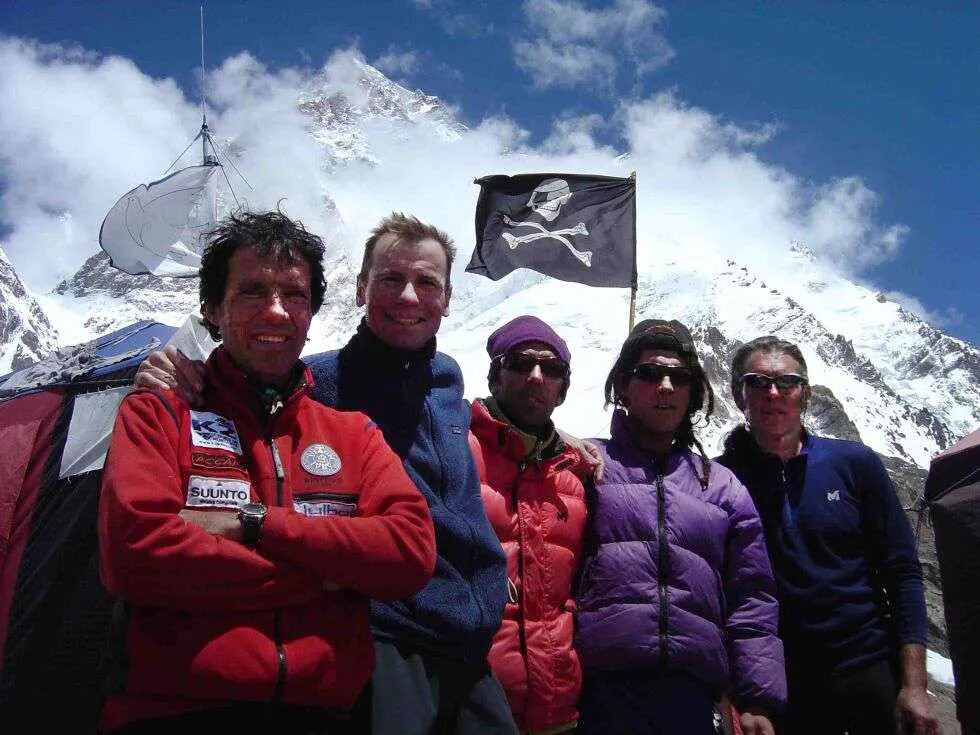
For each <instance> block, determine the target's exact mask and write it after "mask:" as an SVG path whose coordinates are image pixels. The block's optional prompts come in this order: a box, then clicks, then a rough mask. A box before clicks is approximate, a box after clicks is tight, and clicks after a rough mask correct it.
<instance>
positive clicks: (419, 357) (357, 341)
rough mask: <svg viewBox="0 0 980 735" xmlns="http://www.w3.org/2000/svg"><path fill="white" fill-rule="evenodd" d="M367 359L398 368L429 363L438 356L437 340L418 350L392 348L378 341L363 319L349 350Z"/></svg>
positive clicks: (349, 345) (348, 346) (431, 340)
mask: <svg viewBox="0 0 980 735" xmlns="http://www.w3.org/2000/svg"><path fill="white" fill-rule="evenodd" d="M345 349H350V350H352V351H354V352H357V353H359V355H360V356H361V357H362V358H363V359H365V360H369V361H371V362H372V363H374V364H377V365H397V366H398V367H408V366H409V365H412V364H418V363H421V362H428V361H429V360H431V359H432V357H433V356H434V355H435V354H436V338H435V337H433V338H432V339H430V340H429V341H428V342H426V344H425V346H423V347H421V348H419V349H417V350H403V349H399V348H398V347H392V346H391V345H389V344H386V343H384V342H382V341H381V340H380V339H378V337H377V335H375V333H374V332H372V331H371V329H370V328H369V327H368V325H367V322H366V321H365V320H364V319H362V320H361V323H360V324H359V325H357V332H355V333H354V336H353V337H351V338H350V341H349V342H348V343H347V348H345Z"/></svg>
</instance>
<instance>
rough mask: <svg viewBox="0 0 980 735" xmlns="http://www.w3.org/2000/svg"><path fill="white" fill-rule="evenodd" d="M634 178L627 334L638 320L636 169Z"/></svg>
mask: <svg viewBox="0 0 980 735" xmlns="http://www.w3.org/2000/svg"><path fill="white" fill-rule="evenodd" d="M630 178H631V179H633V280H632V282H631V283H630V326H629V329H628V330H627V331H626V333H627V334H629V333H630V332H632V331H633V322H634V321H635V320H636V281H637V279H636V247H637V246H636V171H631V172H630Z"/></svg>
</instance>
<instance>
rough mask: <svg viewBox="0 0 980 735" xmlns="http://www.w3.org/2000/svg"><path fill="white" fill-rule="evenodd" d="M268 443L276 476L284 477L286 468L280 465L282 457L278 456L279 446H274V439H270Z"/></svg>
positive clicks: (282, 478)
mask: <svg viewBox="0 0 980 735" xmlns="http://www.w3.org/2000/svg"><path fill="white" fill-rule="evenodd" d="M269 444H271V445H272V461H273V463H274V464H275V465H276V477H277V478H278V479H280V480H285V479H286V470H285V469H283V466H282V457H280V456H279V447H277V446H276V440H275V439H270V440H269Z"/></svg>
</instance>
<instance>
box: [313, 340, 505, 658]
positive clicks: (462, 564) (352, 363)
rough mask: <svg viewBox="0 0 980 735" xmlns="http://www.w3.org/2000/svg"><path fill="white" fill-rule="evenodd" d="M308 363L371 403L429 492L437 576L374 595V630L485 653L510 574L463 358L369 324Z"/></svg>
mask: <svg viewBox="0 0 980 735" xmlns="http://www.w3.org/2000/svg"><path fill="white" fill-rule="evenodd" d="M306 362H307V364H308V365H309V366H310V368H311V369H312V371H313V376H314V377H315V378H316V383H317V390H316V393H315V394H314V395H315V397H316V398H317V399H318V400H320V401H321V402H323V403H325V404H326V405H328V406H333V407H335V408H338V409H340V410H356V411H363V412H364V413H366V414H367V415H368V416H370V417H371V419H372V420H373V421H374V422H375V423H376V424H377V425H378V427H379V428H380V429H381V431H382V433H383V434H384V437H385V440H386V441H387V442H388V444H389V445H390V446H391V448H392V449H393V450H395V452H396V453H397V454H398V456H400V457H401V458H402V462H403V463H404V466H405V470H406V471H407V472H408V475H409V477H411V478H412V481H413V482H414V483H415V484H416V485H417V486H418V488H419V490H420V491H421V492H422V495H423V496H425V499H426V501H427V502H428V504H429V510H430V511H431V513H432V521H433V523H434V524H435V530H436V552H437V554H438V559H437V561H436V569H435V575H434V576H433V578H432V580H431V581H430V582H429V584H427V585H426V586H425V587H424V588H423V589H422V590H421V591H420V592H418V593H417V594H416V595H415V596H413V597H410V598H408V599H407V600H400V601H397V602H393V603H381V602H372V605H371V615H372V623H373V626H374V634H375V637H376V638H378V639H380V640H387V641H395V642H398V643H403V644H408V645H410V646H413V647H415V648H417V649H421V650H422V651H423V652H429V653H434V654H437V655H443V656H448V657H451V658H455V659H460V660H465V661H473V662H478V661H479V662H482V661H485V659H486V656H487V652H488V651H489V650H490V643H491V641H492V639H493V635H494V633H496V631H497V628H498V627H500V621H501V618H502V616H503V609H504V603H505V601H506V597H507V572H506V563H505V561H504V555H503V550H502V549H501V548H500V541H498V540H497V536H496V534H495V533H494V531H493V527H492V526H491V525H490V522H489V521H488V520H487V516H486V512H485V511H484V509H483V501H482V500H481V498H480V481H479V477H478V476H477V471H476V465H475V464H474V462H473V456H472V455H471V454H470V448H469V444H468V441H467V436H468V434H469V429H470V410H469V406H468V405H467V403H466V402H465V401H464V400H463V376H462V374H461V373H460V370H459V366H458V365H457V364H456V362H455V361H454V360H453V359H452V358H451V357H448V356H447V355H444V354H442V353H440V352H436V350H435V339H433V340H432V341H431V342H430V343H429V345H427V346H426V347H425V348H423V349H421V350H414V351H406V350H398V349H395V348H392V347H389V346H388V345H386V344H385V343H383V342H381V340H379V339H378V338H377V337H375V336H374V334H373V333H372V332H371V331H370V330H369V329H368V328H367V326H366V325H365V324H364V323H363V322H362V323H361V325H360V327H358V330H357V333H356V334H355V335H354V336H353V337H352V338H351V340H350V342H348V343H347V345H345V346H344V347H343V349H341V350H340V351H335V352H327V353H324V354H321V355H315V356H313V357H310V358H307V359H306Z"/></svg>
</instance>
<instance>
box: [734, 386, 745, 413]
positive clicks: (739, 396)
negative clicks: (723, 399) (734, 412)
mask: <svg viewBox="0 0 980 735" xmlns="http://www.w3.org/2000/svg"><path fill="white" fill-rule="evenodd" d="M732 398H734V399H735V406H736V407H737V408H738V410H739V411H741V412H742V413H745V405H746V404H745V383H744V382H743V383H741V384H739V386H738V389H737V390H733V391H732Z"/></svg>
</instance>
